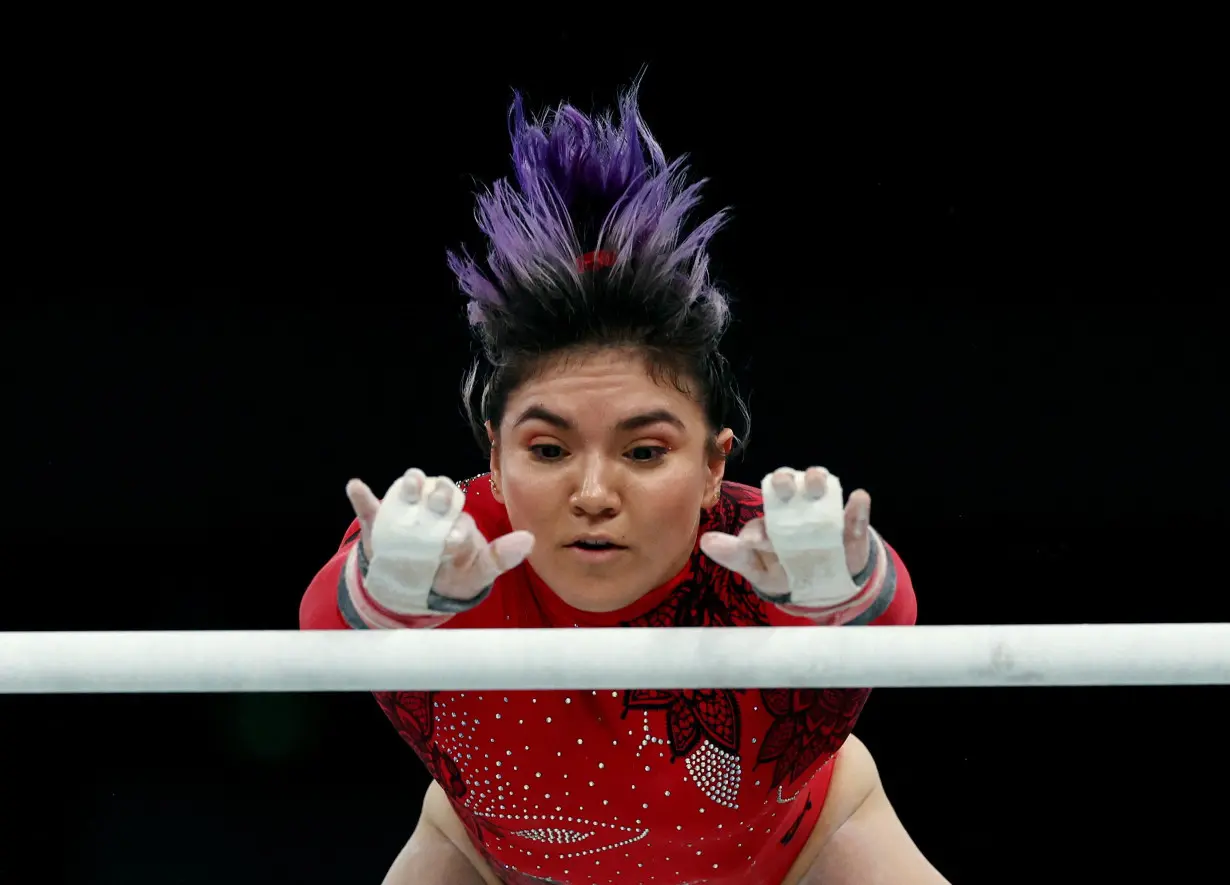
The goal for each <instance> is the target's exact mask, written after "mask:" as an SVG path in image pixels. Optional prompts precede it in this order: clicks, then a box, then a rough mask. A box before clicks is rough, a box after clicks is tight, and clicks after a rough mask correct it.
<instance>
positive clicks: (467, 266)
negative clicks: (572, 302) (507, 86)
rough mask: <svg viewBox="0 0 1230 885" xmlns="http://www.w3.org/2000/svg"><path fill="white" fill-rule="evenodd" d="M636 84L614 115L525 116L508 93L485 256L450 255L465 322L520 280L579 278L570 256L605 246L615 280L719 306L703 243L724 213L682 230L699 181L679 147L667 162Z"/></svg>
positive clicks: (483, 209) (556, 282)
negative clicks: (506, 145)
mask: <svg viewBox="0 0 1230 885" xmlns="http://www.w3.org/2000/svg"><path fill="white" fill-rule="evenodd" d="M638 88H639V80H638V81H637V82H636V83H635V84H634V85H633V86H632V88H631V89H629V90H628V91H627V92H625V93H624V94H623V95H622V96H621V97H620V101H619V111H620V119H619V122H618V123H615V122H614V121H612V120H611V118H610V117H609V116H607V115H593V116H587V115H585V114H583V113H582V112H580V111H579V110H577V109H576V108H574V107H572V106H571V105H568V104H562V105H561V106H560V107H559V108H558V109H557V110H556V111H554V113H552V114H549V115H547V116H546V118H545V119H543V120H540V121H530V120H528V119H527V117H526V114H525V108H524V104H523V101H522V98H521V95H520V94H519V93H516V94H514V99H513V104H512V108H511V111H510V114H509V118H510V119H509V122H510V126H509V130H510V135H511V137H512V159H513V168H514V173H515V178H516V185H515V186H514V184H513V183H512V182H509V181H508V180H507V179H504V180H500V181H498V182H496V184H495V185H494V186H493V187H492V188H491V189H490V190H489V191H488V192H486V193H483V194H480V195H479V196H478V206H477V212H476V216H477V219H478V225H479V228H480V229H481V230H482V232H483V233H484V234H485V235H486V237H487V240H488V251H487V258H486V262H485V265H486V266H485V267H484V266H482V265H480V263H479V262H478V261H476V260H475V259H473V258H470V257H469V255H462V256H459V255H457V254H454V253H451V252H450V253H449V255H448V262H449V267H450V269H451V270H452V271H453V273H454V274H455V275H456V276H457V280H458V282H459V283H460V287H461V290H462V292H464V293H465V294H466V295H468V296H469V298H470V306H469V317H470V321H471V323H472V324H475V325H481V324H482V323H483V321H484V319H485V318H486V317H487V316H488V315H489V313H490V312H491V311H492V310H493V309H499V308H505V309H508V308H510V307H511V304H510V301H511V300H512V299H510V294H511V293H513V292H516V291H519V290H520V291H524V290H539V291H540V292H541V291H543V290H550V291H553V292H556V293H565V292H569V291H572V292H574V293H575V292H577V290H580V289H582V288H584V283H583V281H582V279H581V275H582V273H584V271H583V270H582V269H580V268H579V267H578V264H577V259H578V258H579V257H580V256H581V255H582V254H584V253H588V252H590V251H591V250H592V251H606V252H610V253H613V255H614V257H615V260H614V263H613V265H612V266H611V268H610V271H611V274H612V276H613V277H614V279H615V280H616V281H626V282H630V283H632V284H633V285H634V286H635V287H636V288H639V289H656V288H661V287H663V286H667V287H669V288H670V289H671V290H672V291H674V292H675V293H676V297H678V298H680V299H681V301H682V303H683V304H684V305H691V304H692V303H693V302H695V301H697V300H698V299H701V298H707V299H709V300H710V301H711V302H712V305H713V307H715V308H717V309H719V310H720V311H721V312H722V314H723V316H724V314H725V311H726V309H727V302H726V299H725V297H724V296H723V295H722V294H721V293H720V292H717V291H716V290H714V289H712V288H711V287H710V286H709V283H708V268H709V259H708V255H707V253H706V251H705V247H706V245H707V244H708V242H709V240H710V238H711V237H712V236H713V235H714V234H715V233H716V232H717V231H718V229H719V228H720V227H721V225H722V224H723V222H724V220H725V217H726V213H725V212H724V211H721V212H718V213H716V214H715V215H713V216H711V217H710V218H708V219H706V220H705V221H703V222H702V223H701V224H699V225H698V226H696V227H695V228H694V229H693V230H692V231H691V232H690V233H688V234H686V235H685V233H684V225H685V222H686V221H687V217H688V214H689V213H690V212H691V210H692V209H694V208H695V207H696V205H697V204H698V202H699V199H700V189H701V187H702V185H703V184H704V183H705V182H704V181H703V180H702V181H698V182H695V183H692V184H688V183H687V182H686V172H687V169H686V166H685V165H684V161H685V159H686V158H685V157H680V158H678V159H676V160H675V161H673V162H670V163H668V162H667V160H666V157H665V155H664V153H663V151H662V148H661V147H660V146H659V145H658V142H657V141H656V140H655V139H654V137H653V135H652V133H650V131H649V128H648V126H646V124H645V121H644V119H643V118H642V117H641V114H640V110H639V108H638V107H637V92H638ZM577 216H580V217H577ZM586 239H588V240H589V242H586V241H585V240H586ZM629 276H631V279H630V280H629V279H627V278H628V277H629Z"/></svg>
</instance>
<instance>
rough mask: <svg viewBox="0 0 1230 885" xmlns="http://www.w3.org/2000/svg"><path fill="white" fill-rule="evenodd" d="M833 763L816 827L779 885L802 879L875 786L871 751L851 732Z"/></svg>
mask: <svg viewBox="0 0 1230 885" xmlns="http://www.w3.org/2000/svg"><path fill="white" fill-rule="evenodd" d="M833 765H834V766H835V767H834V769H833V779H832V780H831V781H829V791H828V793H827V794H826V795H825V797H824V807H823V808H821V809H820V817H819V818H817V820H816V827H815V829H813V830H812V831H811V835H810V836H809V837H808V838H807V843H806V844H805V845H804V846H803V850H802V852H800V853H799V856H798V859H797V860H795V862H794V865H793V866H792V867H791V868H790V872H789V873H787V874H786V878H785V879H783V880H782V885H799V883H801V882H802V880H803V876H805V875H806V874H807V871H808V870H809V869H811V866H812V864H813V863H814V862H815V860H816V857H817V855H819V854H820V851H821V849H823V848H824V846H825V845H826V844H828V841H829V839H831V838H832V836H833V834H834V833H836V832H837V830H838V828H839V827H840V826H841V825H842V824H844V823H845V822H846V821H847V820H848V819H849V817H850V815H852V814H853V813H854V812H855V811H856V810H857V809H858V807H859V806H860V805H861V804H862V803H863V800H864V799H866V798H867V794H868V793H870V792H871V790H872V789H873V788H874V787H875V782H876V776H877V775H876V771H875V766H874V764H872V763H871V753H870V752H868V750H867V748H866V747H865V746H864V745H863V742H862V741H860V740H859V739H858V738H856V737H855V736H854V735H850V736H849V737H848V738H846V742H845V743H844V744H843V745H842V747H841V749H840V750H839V751H838V752H837V758H836V759H835V760H833Z"/></svg>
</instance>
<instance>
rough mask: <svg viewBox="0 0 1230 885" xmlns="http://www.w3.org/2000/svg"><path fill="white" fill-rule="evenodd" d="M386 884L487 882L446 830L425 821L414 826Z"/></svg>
mask: <svg viewBox="0 0 1230 885" xmlns="http://www.w3.org/2000/svg"><path fill="white" fill-rule="evenodd" d="M383 885H485V882H484V880H483V876H482V874H481V873H479V871H478V870H476V869H475V868H474V864H473V863H471V862H470V860H469V859H468V858H467V857H466V856H465V855H464V854H463V853H462V852H461V850H460V849H459V848H458V847H457V846H456V845H454V844H453V843H452V842H451V841H449V838H448V837H447V836H446V835H444V833H443V832H442V831H441V830H440V829H438V828H437V827H435V826H433V825H432V824H430V823H428V822H427V821H422V822H420V823H419V825H418V827H416V828H415V830H414V834H413V835H412V836H411V837H410V841H409V842H407V843H406V845H405V847H404V848H402V850H401V852H400V853H399V854H398V855H397V859H396V860H394V861H393V866H391V867H390V868H389V872H388V874H387V875H385V877H384V883H383Z"/></svg>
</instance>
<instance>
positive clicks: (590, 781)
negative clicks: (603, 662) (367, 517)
mask: <svg viewBox="0 0 1230 885" xmlns="http://www.w3.org/2000/svg"><path fill="white" fill-rule="evenodd" d="M461 485H462V487H463V488H464V489H466V504H465V509H466V510H467V511H468V512H469V513H470V514H471V515H473V517H474V519H475V521H476V522H477V524H478V527H479V529H480V530H481V531H482V532H483V534H484V536H485V537H487V538H488V539H493V538H495V537H498V536H499V535H502V534H506V533H507V532H509V531H511V527H510V526H509V522H508V515H507V512H506V511H505V509H504V507H503V505H501V504H499V503H498V502H497V501H495V499H494V498H493V497H492V495H491V492H490V488H489V484H488V481H487V477H486V476H481V477H477V478H475V479H473V480H470V481H468V482H466V483H462V484H461ZM762 514H763V509H762V498H761V493H760V490H759V489H755V488H751V487H749V486H744V485H740V484H737V483H730V482H727V483H724V484H723V494H722V496H721V499H720V501H719V503H718V504H717V506H715V507H714V508H713V509H711V510H709V511H706V512H705V513H704V515H703V516H702V520H701V526H700V531H701V533H703V532H706V531H723V532H729V533H732V534H734V533H737V532H738V530H739V528H740V527H741V526H743V525H744V524H745V523H746V522H747V521H748V520H749V519H752V518H754V517H758V516H761V515H762ZM357 534H358V528H357V525H352V526H351V530H350V531H349V532H347V535H346V539H345V541H344V542H343V544H342V548H341V550H340V551H339V552H338V554H337V555H336V556H334V558H333V559H332V560H330V562H329V564H328V565H326V566H325V568H324V569H322V570H321V572H320V573H319V574H318V575H317V576H316V578H315V579H314V580H313V582H312V584H311V586H310V587H309V588H308V590H307V593H306V594H305V596H304V598H303V602H302V605H301V607H300V626H301V627H302V628H303V629H344V628H347V627H357V628H363V627H366V626H367V624H365V623H364V621H363V620H362V619H361V618H360V617H359V616H358V615H357V613H356V611H355V608H354V605H353V604H351V603H349V601H348V600H347V599H346V598H345V597H346V594H345V591H344V589H343V590H342V592H341V593H340V595H339V583H340V577H341V573H342V569H343V567H344V564H345V561H346V554H347V553H348V551H349V549H350V546H351V545H352V544H354V543H355V542H356V538H357ZM884 550H885V551H886V553H887V555H886V556H885V558H884V562H883V563H882V564H881V566H880V568H882V569H883V570H884V571H885V572H886V573H887V574H888V577H887V579H884V577H883V576H881V577H882V581H883V590H882V591H881V592H880V598H879V599H878V600H877V604H876V605H875V606H873V607H872V609H871V611H870V612H869V613H868V615H866V616H864V618H863V621H864V622H868V623H876V624H885V623H890V624H912V623H914V619H915V615H916V604H915V599H914V591H913V588H912V586H911V584H910V580H909V576H908V574H907V572H906V570H905V568H904V566H903V565H902V563H901V561H900V559H899V558H898V557H897V554H896V553H895V552H894V551H893V550H892V549H891V548H890V547H888V545H887V544H885V545H884ZM342 586H343V587H344V585H342ZM400 620H401V621H402V622H403V623H404V625H405V626H408V627H414V626H433V627H434V628H435V629H442V630H447V629H460V628H492V627H495V628H516V627H561V628H569V627H579V628H585V627H614V626H630V627H697V626H723V627H742V626H765V625H770V626H800V625H809V624H811V623H812V622H811V621H809V620H807V619H806V618H804V617H798V616H794V615H791V614H787V613H785V612H783V611H782V610H781V609H779V608H778V607H777V606H775V605H773V604H771V603H766V602H764V601H763V600H761V599H760V598H759V597H758V596H757V595H756V594H755V593H754V592H753V591H752V590H751V588H750V587H749V586H748V585H747V583H746V582H745V581H744V579H743V578H741V577H740V576H738V575H736V574H733V573H731V572H730V571H728V570H726V569H724V568H722V567H720V566H718V565H717V564H715V563H714V562H713V561H711V560H709V559H708V558H707V557H705V556H704V555H703V554H701V553H700V552H699V547H697V549H696V551H695V552H694V554H693V556H692V559H691V561H690V562H689V563H688V565H687V567H686V568H684V570H683V571H682V572H680V573H679V574H678V575H677V576H676V577H675V578H674V579H673V580H671V581H670V582H669V583H667V584H665V585H663V586H661V587H659V588H657V589H656V590H653V591H652V592H650V593H648V594H646V595H645V596H644V597H642V598H641V599H639V600H637V601H636V602H635V603H633V604H632V605H630V606H628V607H627V608H625V609H622V610H620V611H615V612H604V613H600V614H596V613H592V612H584V611H580V610H578V609H575V608H573V607H572V606H570V605H568V604H567V603H566V602H564V601H563V600H562V599H560V597H559V596H557V595H556V594H555V593H554V592H552V590H551V589H550V588H549V587H547V586H546V585H545V584H544V583H543V581H542V580H541V579H540V578H539V577H538V576H537V575H536V574H535V573H534V571H533V569H532V568H530V566H529V564H528V563H526V564H523V565H521V566H519V567H517V568H515V569H513V570H512V571H510V572H508V573H506V574H504V575H502V576H501V577H500V578H499V579H498V580H497V581H496V583H495V586H494V588H493V590H492V592H491V594H490V595H489V596H488V597H487V598H486V599H485V600H484V601H483V602H482V603H480V604H479V605H478V606H476V607H475V608H473V609H471V610H469V611H466V612H462V613H459V614H455V615H451V616H446V618H444V619H442V618H441V617H440V616H435V617H430V618H422V619H414V618H401V619H400ZM817 629H826V628H823V627H818V628H817ZM827 629H840V628H827ZM869 693H870V692H869V690H866V689H847V690H833V689H824V690H819V689H817V690H797V689H772V690H761V689H754V690H729V689H703V688H697V689H694V690H689V691H653V690H636V689H632V690H627V691H473V692H381V693H377V694H376V700H377V701H378V702H379V704H380V706H381V708H382V709H383V710H384V712H385V713H386V714H387V716H388V717H389V719H390V721H392V723H393V725H394V727H396V728H397V730H398V732H399V733H400V734H401V735H402V737H403V738H405V740H406V741H407V742H408V743H409V744H410V746H411V748H413V749H414V751H415V752H416V753H418V755H419V758H421V759H422V760H423V763H424V764H425V765H426V766H427V768H428V770H429V771H430V772H431V776H432V777H433V778H434V779H435V780H436V782H437V783H439V784H440V786H441V787H442V788H443V789H444V792H445V794H446V795H447V796H448V798H449V801H450V802H451V803H452V806H453V808H454V809H455V810H456V812H457V815H458V817H460V819H461V821H462V822H463V823H464V825H465V827H466V829H467V831H468V832H469V834H470V837H471V839H472V840H473V842H474V844H475V846H476V847H477V849H478V851H479V852H480V853H481V854H482V855H483V856H484V857H485V858H486V859H487V860H488V862H489V863H490V864H491V867H492V869H493V870H495V872H496V874H497V875H498V876H500V877H501V878H502V879H503V880H504V881H505V882H506V883H508V885H529V883H544V882H545V883H567V885H574V883H575V885H581V883H585V885H610V883H619V885H634V883H655V885H679V883H701V882H704V883H711V885H717V883H722V885H747V883H749V882H764V883H778V882H780V881H781V880H782V878H783V877H784V876H785V875H786V873H787V871H788V870H789V869H790V867H791V865H792V864H793V863H794V861H795V859H796V857H797V856H798V854H799V851H800V850H801V849H802V847H803V845H804V843H805V842H806V841H807V838H808V835H809V834H810V833H811V831H812V828H813V827H814V826H815V823H816V819H817V817H818V816H819V814H820V809H821V808H822V806H823V805H824V799H825V795H826V793H827V791H828V785H829V780H830V778H831V776H832V766H831V765H830V764H829V763H830V762H831V760H832V759H833V757H834V755H835V754H836V753H837V751H838V750H839V749H840V747H841V745H842V743H843V742H844V741H845V739H846V737H847V736H848V735H849V734H850V731H851V729H853V727H854V724H855V722H856V720H857V719H858V716H859V714H860V712H861V711H862V709H863V705H864V704H865V703H866V701H867V696H868V694H869Z"/></svg>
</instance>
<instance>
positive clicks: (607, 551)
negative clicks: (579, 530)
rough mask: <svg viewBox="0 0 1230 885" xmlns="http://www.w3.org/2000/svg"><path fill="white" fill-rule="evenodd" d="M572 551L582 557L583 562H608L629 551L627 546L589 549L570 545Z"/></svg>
mask: <svg viewBox="0 0 1230 885" xmlns="http://www.w3.org/2000/svg"><path fill="white" fill-rule="evenodd" d="M568 549H569V550H570V551H572V552H573V553H574V554H576V555H577V556H579V557H580V558H581V561H582V562H593V563H598V562H608V561H610V560H612V559H615V558H616V557H618V556H619V554H621V553H627V552H628V550H627V548H626V547H606V548H604V549H602V550H587V549H586V548H584V547H569V548H568Z"/></svg>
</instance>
